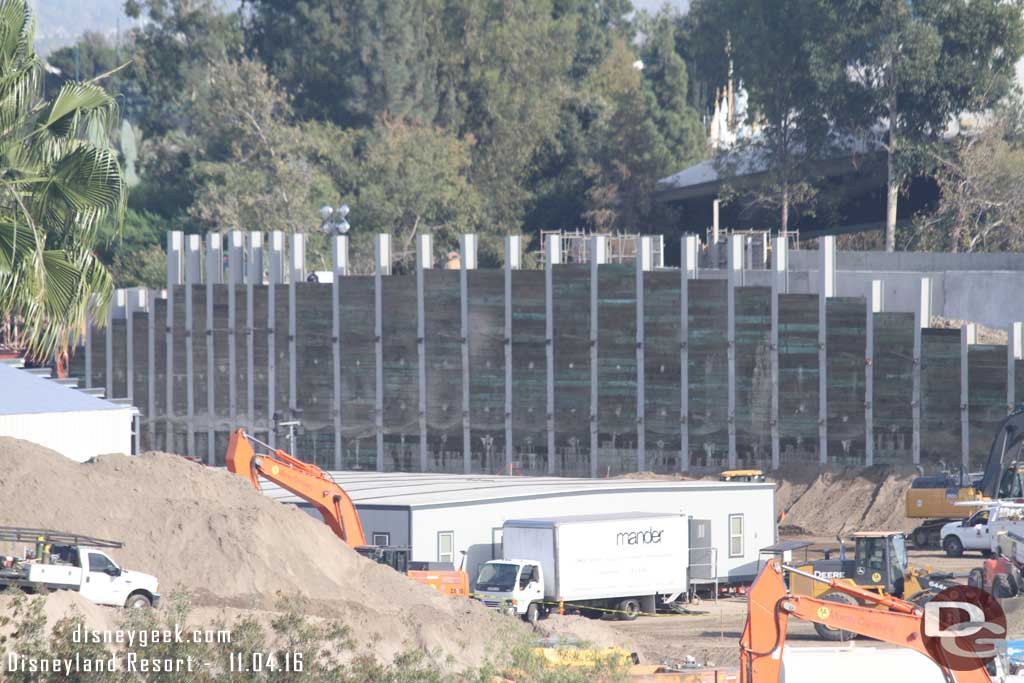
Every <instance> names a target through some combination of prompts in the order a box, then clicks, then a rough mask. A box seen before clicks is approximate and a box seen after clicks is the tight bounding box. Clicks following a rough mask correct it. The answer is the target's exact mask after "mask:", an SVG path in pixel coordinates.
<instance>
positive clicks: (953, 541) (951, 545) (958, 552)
mask: <svg viewBox="0 0 1024 683" xmlns="http://www.w3.org/2000/svg"><path fill="white" fill-rule="evenodd" d="M942 549H943V550H945V551H946V556H947V557H962V556H963V554H964V544H963V543H962V542H961V541H960V539H959V538H957V537H956V536H952V535H950V536H946V538H944V539H943V540H942Z"/></svg>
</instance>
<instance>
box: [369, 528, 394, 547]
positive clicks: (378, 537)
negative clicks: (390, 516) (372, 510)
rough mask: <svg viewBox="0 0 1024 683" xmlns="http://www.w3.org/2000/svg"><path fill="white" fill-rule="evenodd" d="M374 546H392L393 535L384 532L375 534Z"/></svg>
mask: <svg viewBox="0 0 1024 683" xmlns="http://www.w3.org/2000/svg"><path fill="white" fill-rule="evenodd" d="M372 543H373V545H379V546H383V547H387V546H389V545H391V534H389V533H387V532H383V531H374V532H373V541H372Z"/></svg>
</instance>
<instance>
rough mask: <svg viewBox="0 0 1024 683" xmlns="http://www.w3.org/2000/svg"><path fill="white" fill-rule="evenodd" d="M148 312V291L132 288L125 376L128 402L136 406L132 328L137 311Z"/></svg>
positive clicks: (127, 316)
mask: <svg viewBox="0 0 1024 683" xmlns="http://www.w3.org/2000/svg"><path fill="white" fill-rule="evenodd" d="M145 310H146V290H144V289H139V288H138V287H132V288H131V289H129V290H127V293H126V296H125V307H124V317H125V326H124V330H125V343H124V346H125V354H124V355H125V361H126V362H125V376H126V377H127V386H126V389H127V393H126V394H125V395H126V396H127V397H128V402H129V403H131V404H132V405H135V329H134V328H133V326H132V321H133V320H134V318H133V316H134V315H135V313H136V311H145Z"/></svg>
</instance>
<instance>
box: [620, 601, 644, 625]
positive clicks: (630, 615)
mask: <svg viewBox="0 0 1024 683" xmlns="http://www.w3.org/2000/svg"><path fill="white" fill-rule="evenodd" d="M638 616H640V601H639V600H637V599H636V598H626V599H625V600H623V601H622V602H620V603H619V619H621V620H622V621H633V620H634V619H636V618H637V617H638Z"/></svg>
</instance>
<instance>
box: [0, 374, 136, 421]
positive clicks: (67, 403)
mask: <svg viewBox="0 0 1024 683" xmlns="http://www.w3.org/2000/svg"><path fill="white" fill-rule="evenodd" d="M126 408H127V409H129V410H130V409H131V408H130V406H123V405H118V404H116V403H111V402H110V401H104V400H103V399H101V398H97V397H95V396H90V395H89V394H86V393H84V392H82V391H79V390H78V389H74V388H72V387H69V386H65V385H63V384H59V383H57V382H54V381H53V380H51V379H48V378H46V377H40V376H39V375H35V374H33V373H31V372H25V371H24V370H20V369H18V368H15V367H13V366H10V365H5V364H3V363H0V415H25V414H28V413H69V412H76V413H80V412H89V411H93V410H125V409H126Z"/></svg>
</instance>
